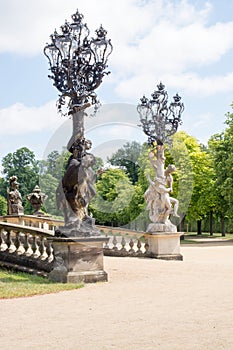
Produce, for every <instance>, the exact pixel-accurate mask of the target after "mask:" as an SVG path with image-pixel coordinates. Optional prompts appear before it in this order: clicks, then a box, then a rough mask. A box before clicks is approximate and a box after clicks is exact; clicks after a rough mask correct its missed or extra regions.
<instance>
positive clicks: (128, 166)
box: [107, 141, 142, 184]
mask: <svg viewBox="0 0 233 350" xmlns="http://www.w3.org/2000/svg"><path fill="white" fill-rule="evenodd" d="M141 151H142V146H141V144H140V143H138V142H136V141H133V142H127V143H126V144H125V145H123V147H122V148H119V149H118V150H117V151H116V152H115V153H114V154H113V155H112V156H111V157H110V158H108V159H107V160H108V162H109V163H110V164H112V165H115V166H118V167H119V168H120V169H122V170H126V172H127V174H128V176H129V178H130V180H131V181H132V183H133V184H135V183H136V182H137V181H138V175H139V164H138V158H139V156H140V153H141Z"/></svg>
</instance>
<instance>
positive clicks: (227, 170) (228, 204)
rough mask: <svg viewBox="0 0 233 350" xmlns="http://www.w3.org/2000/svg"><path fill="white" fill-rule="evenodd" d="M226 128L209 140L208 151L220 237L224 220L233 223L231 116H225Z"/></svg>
mask: <svg viewBox="0 0 233 350" xmlns="http://www.w3.org/2000/svg"><path fill="white" fill-rule="evenodd" d="M225 124H226V125H227V128H226V129H225V131H224V132H222V133H220V134H215V135H213V136H212V137H211V138H210V140H209V150H210V154H211V157H212V159H213V164H214V171H215V184H214V193H215V196H216V205H215V212H216V213H217V215H218V216H220V220H221V231H222V235H223V236H224V235H225V220H226V218H227V219H228V222H229V224H230V225H232V223H233V214H232V205H233V114H231V113H227V114H226V121H225Z"/></svg>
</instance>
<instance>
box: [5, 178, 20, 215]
mask: <svg viewBox="0 0 233 350" xmlns="http://www.w3.org/2000/svg"><path fill="white" fill-rule="evenodd" d="M9 182H10V187H11V190H10V189H9V188H7V214H8V215H23V214H24V208H23V204H22V196H21V193H20V192H19V190H18V188H19V183H18V178H17V176H11V177H10V179H9Z"/></svg>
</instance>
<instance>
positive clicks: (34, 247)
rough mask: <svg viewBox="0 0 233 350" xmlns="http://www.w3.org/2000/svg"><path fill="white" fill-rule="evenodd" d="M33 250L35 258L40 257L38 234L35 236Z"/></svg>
mask: <svg viewBox="0 0 233 350" xmlns="http://www.w3.org/2000/svg"><path fill="white" fill-rule="evenodd" d="M33 251H34V253H33V258H34V259H38V258H39V256H40V255H41V254H40V247H39V245H38V244H37V236H33Z"/></svg>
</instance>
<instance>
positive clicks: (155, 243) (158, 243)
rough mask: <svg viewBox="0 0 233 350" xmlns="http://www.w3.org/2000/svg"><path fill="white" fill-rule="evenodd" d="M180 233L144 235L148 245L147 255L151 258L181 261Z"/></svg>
mask: <svg viewBox="0 0 233 350" xmlns="http://www.w3.org/2000/svg"><path fill="white" fill-rule="evenodd" d="M182 234H183V233H181V232H163V233H162V232H154V233H151V234H146V236H145V237H146V239H147V240H148V244H149V251H148V254H149V256H150V257H152V258H156V259H163V260H183V257H182V255H181V254H180V236H181V235H182Z"/></svg>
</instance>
